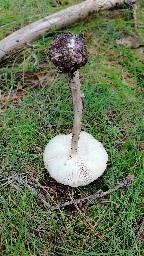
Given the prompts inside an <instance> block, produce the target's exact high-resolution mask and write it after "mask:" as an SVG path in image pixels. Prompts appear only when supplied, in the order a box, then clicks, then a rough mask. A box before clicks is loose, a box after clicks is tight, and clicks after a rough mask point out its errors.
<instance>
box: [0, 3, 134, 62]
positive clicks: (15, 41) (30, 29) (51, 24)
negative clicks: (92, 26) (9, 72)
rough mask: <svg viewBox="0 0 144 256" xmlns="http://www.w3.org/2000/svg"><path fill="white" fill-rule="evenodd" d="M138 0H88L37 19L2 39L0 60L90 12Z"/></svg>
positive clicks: (84, 16) (0, 42)
mask: <svg viewBox="0 0 144 256" xmlns="http://www.w3.org/2000/svg"><path fill="white" fill-rule="evenodd" d="M135 1H136V0H111V1H109V0H86V1H84V2H82V3H79V4H76V5H73V6H71V7H68V8H66V9H64V10H62V11H59V12H57V13H54V14H52V15H49V16H47V17H45V18H43V19H40V20H38V21H35V22H33V23H31V24H29V25H27V26H25V27H23V28H21V29H19V30H17V31H15V32H14V33H12V34H10V35H9V36H7V37H6V38H4V39H2V40H1V41H0V61H2V60H3V59H4V58H5V57H6V56H7V55H11V54H14V53H15V52H16V51H17V50H19V49H22V48H23V47H24V46H26V45H27V44H29V43H31V42H33V41H35V40H36V39H38V38H40V37H42V36H44V35H45V34H46V33H48V32H52V31H55V29H62V28H67V27H68V26H69V25H71V24H73V23H75V22H78V21H79V20H81V19H84V18H86V17H87V16H88V15H89V14H90V13H92V12H95V11H100V10H106V9H110V8H113V7H115V6H119V5H123V4H125V3H128V2H129V3H132V4H133V3H134V2H135Z"/></svg>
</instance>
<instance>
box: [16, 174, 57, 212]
mask: <svg viewBox="0 0 144 256" xmlns="http://www.w3.org/2000/svg"><path fill="white" fill-rule="evenodd" d="M12 178H13V181H14V182H17V183H18V184H19V185H20V186H23V187H24V186H26V188H27V189H28V190H29V191H30V192H31V193H32V194H33V195H34V196H35V197H36V198H37V199H39V200H40V201H41V202H42V203H43V204H44V206H45V207H46V208H48V209H50V210H52V209H51V206H50V204H49V203H48V202H46V198H45V197H44V196H43V194H41V193H40V192H38V191H37V190H36V189H39V186H38V185H37V184H35V182H34V181H32V180H30V179H28V178H27V176H26V177H24V176H23V175H18V174H17V173H12ZM12 184H13V183H12Z"/></svg>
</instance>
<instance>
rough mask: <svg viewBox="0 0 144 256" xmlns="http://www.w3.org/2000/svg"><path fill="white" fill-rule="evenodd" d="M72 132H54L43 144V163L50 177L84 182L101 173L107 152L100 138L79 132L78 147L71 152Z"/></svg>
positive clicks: (71, 182) (76, 183)
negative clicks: (63, 133)
mask: <svg viewBox="0 0 144 256" xmlns="http://www.w3.org/2000/svg"><path fill="white" fill-rule="evenodd" d="M71 138H72V134H68V135H62V134H60V135H57V136H56V137H54V138H53V139H52V140H50V142H49V143H48V144H47V145H46V147H45V151H44V154H43V159H44V164H45V167H46V169H47V170H48V172H49V173H50V175H51V177H53V178H54V179H55V180H56V181H57V182H59V183H62V184H64V185H69V186H71V187H78V186H85V185H88V184H89V183H91V182H92V181H94V180H96V179H97V178H98V177H99V176H101V175H102V174H103V172H104V170H105V169H106V166H107V160H108V155H107V152H106V150H105V149H104V147H103V145H102V143H101V142H99V141H98V140H96V139H95V138H94V137H93V136H92V135H90V134H88V133H86V132H81V133H80V138H79V141H78V151H77V153H76V154H73V155H71Z"/></svg>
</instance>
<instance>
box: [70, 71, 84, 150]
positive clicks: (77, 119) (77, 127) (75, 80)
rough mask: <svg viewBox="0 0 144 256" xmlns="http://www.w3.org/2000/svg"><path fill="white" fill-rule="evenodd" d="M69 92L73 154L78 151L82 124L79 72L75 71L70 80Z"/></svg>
mask: <svg viewBox="0 0 144 256" xmlns="http://www.w3.org/2000/svg"><path fill="white" fill-rule="evenodd" d="M71 91H72V97H73V106H74V122H73V132H72V140H71V153H72V154H75V153H76V152H77V149H78V140H79V135H80V132H81V123H82V109H83V105H82V97H83V96H82V92H81V89H80V80H79V71H78V70H77V71H75V72H74V73H73V76H72V80H71Z"/></svg>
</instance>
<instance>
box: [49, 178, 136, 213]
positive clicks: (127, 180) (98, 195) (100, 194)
mask: <svg viewBox="0 0 144 256" xmlns="http://www.w3.org/2000/svg"><path fill="white" fill-rule="evenodd" d="M133 179H134V175H130V174H129V175H128V176H127V177H126V178H125V179H124V180H123V181H121V182H120V183H119V184H118V185H117V186H115V187H114V188H112V189H109V190H107V191H105V192H103V191H102V192H98V193H96V194H94V195H90V196H87V197H83V198H80V199H77V200H71V201H69V202H65V203H64V204H61V205H59V207H60V208H64V207H66V206H69V205H72V204H78V203H80V202H85V201H89V200H94V199H96V200H97V199H100V198H102V197H105V196H107V195H109V194H110V193H112V192H115V191H117V190H118V189H119V188H123V187H127V186H129V185H130V182H131V181H132V180H133ZM55 209H57V208H56V207H53V210H55Z"/></svg>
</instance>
